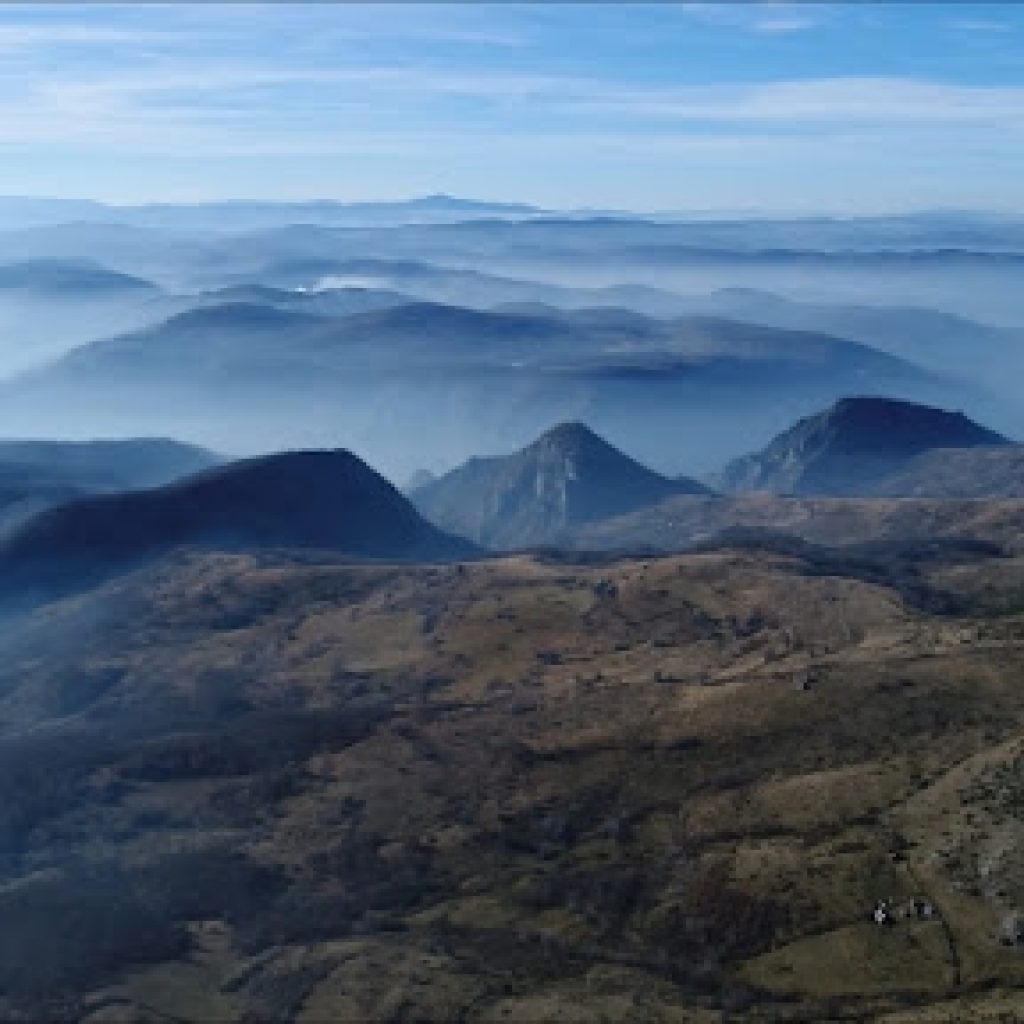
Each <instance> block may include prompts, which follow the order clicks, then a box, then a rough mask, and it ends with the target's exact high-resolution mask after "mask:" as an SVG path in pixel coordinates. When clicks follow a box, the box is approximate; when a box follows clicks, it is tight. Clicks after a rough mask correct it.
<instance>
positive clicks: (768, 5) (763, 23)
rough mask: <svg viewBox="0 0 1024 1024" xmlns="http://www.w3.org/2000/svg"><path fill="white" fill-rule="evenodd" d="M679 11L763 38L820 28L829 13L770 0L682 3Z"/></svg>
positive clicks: (694, 17) (695, 18)
mask: <svg viewBox="0 0 1024 1024" xmlns="http://www.w3.org/2000/svg"><path fill="white" fill-rule="evenodd" d="M679 9H680V10H682V11H683V13H684V14H686V15H687V16H688V17H690V18H692V19H693V20H695V21H698V22H702V23H703V24H706V25H711V26H714V27H718V28H726V29H736V30H738V31H741V32H753V33H757V34H761V35H779V34H784V33H789V32H804V31H806V30H808V29H812V28H815V27H817V26H818V25H819V24H820V23H821V19H822V17H823V15H824V14H825V13H826V9H825V7H824V6H822V7H821V8H818V9H817V10H815V11H813V12H812V11H811V10H810V9H809V8H808V7H807V5H806V4H796V3H774V2H767V0H760V2H751V0H746V2H739V3H683V4H680V5H679Z"/></svg>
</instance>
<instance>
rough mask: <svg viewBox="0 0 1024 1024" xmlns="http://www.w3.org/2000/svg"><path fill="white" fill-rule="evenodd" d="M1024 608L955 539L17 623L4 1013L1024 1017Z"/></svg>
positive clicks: (107, 610)
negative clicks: (1020, 992)
mask: <svg viewBox="0 0 1024 1024" xmlns="http://www.w3.org/2000/svg"><path fill="white" fill-rule="evenodd" d="M1022 600H1024V561H1022V559H1021V557H1020V556H1019V555H1016V556H1015V555H1008V554H1005V553H1001V552H1000V549H999V548H997V547H995V546H991V545H990V546H984V545H977V544H975V545H974V546H971V545H969V544H966V543H960V544H952V543H950V544H947V545H945V546H943V545H937V544H932V545H917V546H913V545H911V546H904V547H903V548H893V549H891V550H889V551H888V552H887V553H886V554H885V555H884V556H879V555H877V554H876V555H871V554H870V552H862V553H854V554H851V555H849V557H846V558H845V559H842V560H840V559H837V558H835V557H834V556H831V555H828V554H827V553H823V552H822V551H820V550H815V549H812V548H807V549H805V550H803V551H802V552H801V551H793V550H785V549H784V548H782V547H777V548H775V549H772V548H771V546H770V545H765V544H761V545H759V546H754V547H749V546H740V547H735V546H733V547H724V548H720V549H716V550H708V551H703V552H699V553H690V554H685V555H681V556H671V557H663V558H657V559H654V558H651V559H637V558H633V559H610V560H600V559H589V560H583V561H580V560H576V561H573V560H571V559H569V558H553V557H552V558H538V557H530V556H517V557H506V558H499V559H494V560H488V561H477V562H473V563H451V564H436V565H411V564H406V565H394V564H364V565H353V564H346V563H344V562H341V561H338V560H336V559H332V558H330V557H328V556H325V555H313V554H311V555H307V556H301V557H300V556H297V555H285V554H280V555H273V554H269V553H263V554H259V553H255V554H245V553H237V554H228V553H223V554H216V553H201V552H196V553H193V554H189V553H182V554H179V555H176V556H174V557H172V558H171V559H170V560H165V561H163V562H161V563H159V564H156V565H153V566H151V567H149V568H147V569H144V570H141V571H139V572H137V573H135V574H133V575H129V576H125V577H122V578H120V579H118V580H114V581H112V582H109V583H107V584H106V585H104V586H103V587H101V588H99V589H96V590H93V591H90V592H88V593H83V594H81V595H79V596H78V597H75V598H71V599H67V600H65V601H63V602H60V603H55V604H50V605H48V606H46V607H44V608H41V609H39V610H37V611H36V612H35V613H34V614H33V615H31V616H29V617H28V618H22V619H20V620H18V621H17V623H11V624H10V628H8V629H6V630H5V631H4V634H3V637H2V641H0V654H2V657H0V761H2V764H3V766H4V770H3V772H2V773H0V778H2V779H3V782H2V786H3V799H2V801H0V868H2V872H3V876H2V882H0V914H2V920H3V921H4V928H3V930H2V935H0V991H2V993H3V996H2V1002H0V1007H2V1015H3V1016H4V1017H5V1018H6V1019H11V1020H39V1019H41V1018H45V1019H48V1020H60V1019H67V1020H84V1021H89V1022H91V1024H99V1022H101V1021H116V1020H132V1021H142V1020H152V1021H163V1020H209V1019H217V1020H238V1021H255V1020H275V1021H277V1020H296V1021H326V1020H343V1019H361V1020H362V1019H365V1020H382V1021H383V1020H390V1021H394V1020H442V1019H443V1020H451V1019H467V1020H469V1019H471V1020H503V1019H508V1020H526V1019H529V1020H567V1019H569V1020H574V1019H575V1020H594V1019H614V1020H631V1019H632V1020H665V1021H669V1020H671V1021H678V1020H690V1021H708V1022H711V1021H724V1020H731V1021H804V1022H811V1021H814V1022H817V1021H823V1020H830V1021H831V1020H880V1021H886V1022H890V1024H896V1022H897V1021H899V1022H910V1021H919V1022H924V1021H929V1022H937V1021H948V1022H952V1021H961V1020H990V1021H997V1020H1012V1019H1017V1015H1019V1013H1020V1012H1021V1011H1022V1006H1024V1004H1022V1003H1021V1002H1020V998H1019V997H1018V996H1017V995H1016V994H1015V989H1016V987H1017V986H1020V985H1024V959H1022V954H1021V952H1020V950H1019V949H1017V948H1015V947H1016V943H1017V941H1018V937H1019V935H1018V931H1017V930H1016V924H1015V922H1016V921H1017V920H1018V917H1016V916H1015V915H1017V914H1018V911H1019V910H1020V909H1021V908H1022V907H1024V870H1022V866H1021V863H1020V860H1019V857H1018V847H1019V836H1018V832H1019V828H1020V825H1019V807H1018V803H1019V801H1018V799H1017V796H1015V793H1016V790H1017V789H1018V788H1019V786H1018V782H1017V781H1016V780H1017V779H1018V777H1019V768H1020V763H1021V757H1022V753H1021V749H1022V748H1021V743H1022V740H1021V737H1022V736H1024V696H1022V694H1021V690H1020V686H1019V679H1020V673H1021V670H1022V668H1024V664H1022V654H1021V651H1022V649H1024V648H1022V640H1024V617H1022V614H1024V612H1022V608H1024V606H1022V604H1021V602H1022ZM880 901H884V906H885V907H886V908H887V909H886V914H887V915H888V919H887V923H885V924H881V925H880V924H876V923H874V921H873V919H872V917H873V914H874V913H875V911H876V909H877V908H878V907H879V904H880ZM915 901H916V903H915ZM926 911H927V912H926Z"/></svg>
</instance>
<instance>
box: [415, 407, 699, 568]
mask: <svg viewBox="0 0 1024 1024" xmlns="http://www.w3.org/2000/svg"><path fill="white" fill-rule="evenodd" d="M705 493H707V488H705V487H704V486H703V485H702V484H699V483H697V482H696V481H694V480H688V479H685V478H683V479H676V480H670V479H668V478H667V477H663V476H661V475H659V474H658V473H655V472H653V471H652V470H650V469H647V468H646V467H645V466H642V465H640V463H638V462H635V461H634V460H633V459H631V458H629V456H627V455H625V454H623V453H622V452H621V451H619V450H618V449H617V448H614V447H612V446H611V445H610V444H608V442H607V441H605V440H604V439H603V438H601V437H598V435H597V434H595V433H594V432H593V431H592V430H590V429H589V428H588V427H587V426H585V425H584V424H582V423H578V422H571V423H562V424H559V425H558V426H556V427H553V428H552V429H551V430H549V431H547V432H546V433H545V434H543V435H541V437H539V438H538V439H537V440H536V441H534V442H533V443H532V444H530V445H528V446H527V447H526V448H524V449H522V450H521V451H519V452H516V453H514V454H512V455H509V456H506V457H504V458H490V459H471V460H470V461H469V462H467V463H466V464H465V465H463V466H460V467H459V468H458V469H454V470H452V471H451V472H450V473H447V474H445V475H444V476H441V477H438V478H437V479H435V480H433V481H431V482H430V483H427V484H426V485H424V486H422V487H420V488H418V489H417V490H415V491H413V492H412V495H411V497H412V500H413V502H414V503H415V504H416V507H417V508H418V509H419V510H420V511H421V512H422V513H423V515H424V516H426V517H427V518H428V519H430V520H431V521H432V522H434V523H436V524H438V525H439V526H441V527H442V528H443V529H446V530H449V531H450V532H453V533H458V534H460V535H461V536H465V537H468V538H470V539H471V540H473V541H474V542H476V543H479V544H483V545H485V546H487V547H494V548H513V547H525V546H529V545H534V544H545V543H551V542H553V541H555V540H556V539H557V538H558V537H559V536H560V534H562V533H563V532H564V531H565V530H566V529H567V528H569V527H571V526H573V525H576V524H579V523H583V522H588V521H591V520H595V519H603V518H606V517H608V516H614V515H621V514H623V513H625V512H628V511H630V510H632V509H635V508H638V507H641V506H644V505H649V504H653V503H655V502H657V501H660V500H662V499H663V498H665V497H668V496H669V495H673V494H705Z"/></svg>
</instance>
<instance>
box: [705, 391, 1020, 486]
mask: <svg viewBox="0 0 1024 1024" xmlns="http://www.w3.org/2000/svg"><path fill="white" fill-rule="evenodd" d="M1009 443H1010V442H1009V441H1008V440H1007V439H1006V438H1005V437H1003V436H1002V435H1001V434H997V433H996V432H995V431H992V430H989V429H987V428H986V427H983V426H980V425H979V424H977V423H975V422H974V421H973V420H970V419H968V418H967V417H966V416H965V415H964V414H963V413H962V412H947V411H946V410H944V409H937V408H933V407H932V406H928V405H919V404H917V403H914V402H907V401H902V400H899V399H893V398H882V397H875V396H855V397H850V398H842V399H840V400H839V401H837V402H836V403H835V404H834V405H832V406H831V407H830V408H828V409H826V410H824V411H823V412H819V413H816V414H815V415H813V416H807V417H805V418H804V419H801V420H798V421H797V422H796V423H795V424H794V425H793V426H792V427H790V428H789V429H788V430H785V431H783V432H782V433H781V434H779V435H778V436H777V437H775V438H774V439H773V440H772V441H771V443H770V444H769V445H768V446H767V447H766V448H764V449H762V450H761V451H760V452H756V453H754V454H753V455H748V456H745V457H744V458H742V459H737V460H736V461H735V462H732V463H730V464H729V466H727V467H726V469H725V471H724V473H723V486H725V487H726V489H728V490H733V491H750V490H768V491H779V492H787V493H794V494H834V495H854V494H861V493H866V492H867V491H870V490H871V488H872V487H874V486H875V485H876V484H877V483H878V481H880V480H881V479H883V478H884V477H886V476H888V475H890V474H892V473H894V472H897V471H898V470H900V469H901V468H903V467H904V466H906V465H907V464H908V463H909V462H910V460H911V459H913V458H915V457H916V456H918V455H920V454H921V453H922V452H927V451H931V450H934V449H939V448H974V447H980V446H993V445H1005V444H1009Z"/></svg>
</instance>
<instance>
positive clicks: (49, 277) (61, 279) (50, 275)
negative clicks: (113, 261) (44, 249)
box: [0, 259, 158, 295]
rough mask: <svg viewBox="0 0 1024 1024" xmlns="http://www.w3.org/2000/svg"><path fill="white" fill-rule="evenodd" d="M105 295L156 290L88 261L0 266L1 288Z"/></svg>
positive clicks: (149, 284)
mask: <svg viewBox="0 0 1024 1024" xmlns="http://www.w3.org/2000/svg"><path fill="white" fill-rule="evenodd" d="M9 289H10V290H18V291H28V292H51V293H55V294H58V295H60V294H72V295H75V294H82V293H84V294H87V295H89V294H92V295H103V294H105V293H108V292H125V291H131V292H139V293H142V292H154V293H155V292H157V291H158V289H157V287H156V286H155V285H154V284H153V283H152V282H151V281H146V280H144V279H143V278H141V277H136V276H135V275H133V274H124V273H121V272H120V271H116V270H110V269H108V268H107V267H104V266H101V265H100V264H98V263H93V262H90V261H87V260H47V259H38V260H24V261H22V262H20V263H5V264H3V265H0V291H6V290H9Z"/></svg>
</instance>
